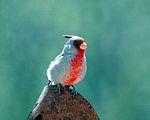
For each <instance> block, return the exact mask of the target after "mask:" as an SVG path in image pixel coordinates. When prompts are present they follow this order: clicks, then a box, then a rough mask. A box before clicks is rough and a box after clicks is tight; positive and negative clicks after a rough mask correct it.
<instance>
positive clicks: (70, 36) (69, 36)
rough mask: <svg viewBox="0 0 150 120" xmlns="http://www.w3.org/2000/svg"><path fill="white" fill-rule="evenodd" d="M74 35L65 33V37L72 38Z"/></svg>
mask: <svg viewBox="0 0 150 120" xmlns="http://www.w3.org/2000/svg"><path fill="white" fill-rule="evenodd" d="M73 36H74V35H63V37H64V38H72V37H73Z"/></svg>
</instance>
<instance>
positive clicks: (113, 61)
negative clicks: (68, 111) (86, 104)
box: [0, 0, 150, 120]
mask: <svg viewBox="0 0 150 120" xmlns="http://www.w3.org/2000/svg"><path fill="white" fill-rule="evenodd" d="M62 34H74V35H78V36H81V37H83V38H85V40H86V42H87V44H88V49H87V50H86V56H87V60H88V71H87V74H86V77H85V79H84V80H83V81H82V82H80V83H78V84H77V85H75V87H76V89H77V91H78V92H80V93H81V94H82V95H83V96H84V97H85V98H86V99H87V100H88V101H90V103H91V104H92V105H93V107H94V108H95V110H96V112H97V113H98V115H99V116H100V118H101V119H102V120H150V79H149V78H150V1H148V0H115V1H114V0H0V119H1V120H24V119H25V118H26V117H27V116H28V114H29V112H30V110H31V109H32V108H33V106H34V104H35V102H36V101H37V99H38V97H39V95H40V93H41V91H42V89H43V87H44V86H45V85H46V84H47V76H46V69H47V68H48V65H49V63H50V61H51V60H53V59H54V58H55V57H56V55H58V54H59V53H60V52H61V50H62V48H63V45H64V44H65V42H66V41H67V39H64V38H62Z"/></svg>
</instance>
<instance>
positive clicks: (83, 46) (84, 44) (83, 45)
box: [79, 42, 87, 50]
mask: <svg viewBox="0 0 150 120" xmlns="http://www.w3.org/2000/svg"><path fill="white" fill-rule="evenodd" d="M79 47H80V49H82V50H85V49H86V48H87V45H86V43H85V42H83V43H82V44H81V45H80V46H79Z"/></svg>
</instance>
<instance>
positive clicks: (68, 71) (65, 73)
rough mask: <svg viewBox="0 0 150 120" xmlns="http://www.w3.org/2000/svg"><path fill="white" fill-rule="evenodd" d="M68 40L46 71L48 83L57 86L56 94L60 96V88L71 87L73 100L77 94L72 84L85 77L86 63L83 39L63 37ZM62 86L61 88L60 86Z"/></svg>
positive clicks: (61, 89) (70, 36)
mask: <svg viewBox="0 0 150 120" xmlns="http://www.w3.org/2000/svg"><path fill="white" fill-rule="evenodd" d="M64 37H65V38H69V40H68V41H67V43H66V44H65V45H64V48H63V50H62V52H61V53H60V54H59V55H58V56H57V57H56V58H55V60H54V61H52V62H51V64H50V66H49V68H48V69H47V76H48V80H49V83H48V85H49V84H50V83H51V84H52V85H57V89H56V92H58V93H59V95H61V92H62V91H63V87H62V86H68V88H69V87H70V86H72V87H73V90H72V92H71V93H72V94H73V96H72V97H73V98H74V97H75V96H76V94H77V92H76V91H75V88H74V86H73V84H76V83H78V82H79V81H80V80H82V79H83V78H84V76H85V73H86V69H87V63H86V57H85V49H86V48H87V45H86V42H85V40H84V39H83V38H81V37H78V36H74V35H64ZM61 85H62V86H61Z"/></svg>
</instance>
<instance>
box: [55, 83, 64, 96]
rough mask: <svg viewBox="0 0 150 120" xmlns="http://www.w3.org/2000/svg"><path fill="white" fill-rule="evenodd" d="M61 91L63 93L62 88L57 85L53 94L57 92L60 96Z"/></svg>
mask: <svg viewBox="0 0 150 120" xmlns="http://www.w3.org/2000/svg"><path fill="white" fill-rule="evenodd" d="M63 91H64V88H63V87H62V86H61V84H57V85H56V91H55V92H58V95H61V94H62V92H63Z"/></svg>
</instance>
